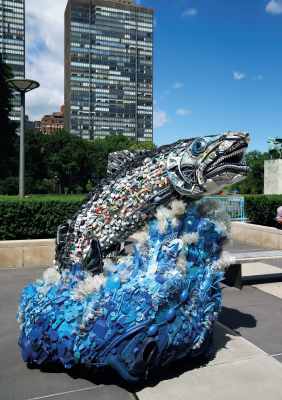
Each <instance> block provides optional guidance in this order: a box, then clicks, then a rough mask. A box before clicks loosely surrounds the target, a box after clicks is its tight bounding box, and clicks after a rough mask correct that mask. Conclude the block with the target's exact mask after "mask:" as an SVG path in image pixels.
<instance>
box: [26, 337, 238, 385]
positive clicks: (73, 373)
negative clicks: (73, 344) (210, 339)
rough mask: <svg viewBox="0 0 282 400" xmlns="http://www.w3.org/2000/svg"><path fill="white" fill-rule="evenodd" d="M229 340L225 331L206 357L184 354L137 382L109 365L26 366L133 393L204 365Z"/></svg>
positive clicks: (143, 376) (143, 375) (51, 364)
mask: <svg viewBox="0 0 282 400" xmlns="http://www.w3.org/2000/svg"><path fill="white" fill-rule="evenodd" d="M230 340H231V339H230V337H229V336H228V335H227V333H226V334H225V335H223V336H221V340H220V343H218V341H217V343H216V345H215V347H216V348H215V350H214V351H213V353H212V354H211V355H210V356H208V357H206V356H204V355H200V356H198V357H195V358H192V357H188V356H186V357H184V358H182V359H180V360H177V361H174V362H173V363H171V364H170V365H169V366H168V367H163V368H160V369H158V370H152V371H149V374H148V376H147V379H145V374H142V375H141V376H140V379H139V381H138V382H137V383H130V382H127V381H126V380H124V379H123V378H122V377H121V376H120V375H119V374H118V372H116V371H115V370H114V369H112V368H110V367H108V368H106V369H105V370H104V372H94V371H91V370H88V369H87V368H85V367H82V366H80V365H75V366H73V368H71V369H65V368H64V367H63V366H62V365H60V364H57V363H50V364H45V365H41V366H40V365H37V364H30V363H29V364H27V368H28V369H30V370H32V369H36V370H40V371H41V372H42V373H47V374H48V373H50V374H67V375H68V376H69V377H70V378H72V379H83V380H86V381H88V382H91V383H92V384H94V385H97V386H99V385H116V386H119V387H120V388H122V389H125V390H127V391H128V392H130V393H135V392H136V391H140V390H142V389H143V388H145V387H154V386H156V385H157V384H158V383H159V382H161V381H163V380H169V379H174V378H176V377H179V376H181V375H182V374H184V373H185V372H188V371H191V370H193V369H198V368H203V367H206V366H207V365H208V364H209V362H210V361H212V360H213V359H214V358H215V356H216V354H217V352H218V351H220V350H221V349H222V348H225V347H226V344H227V343H228V342H229V341H230Z"/></svg>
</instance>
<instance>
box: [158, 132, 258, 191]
mask: <svg viewBox="0 0 282 400" xmlns="http://www.w3.org/2000/svg"><path fill="white" fill-rule="evenodd" d="M249 141H250V138H249V134H248V133H247V132H239V131H229V132H228V133H225V134H223V135H218V136H205V137H198V138H194V139H191V140H189V141H183V142H181V143H180V144H178V145H177V146H176V147H175V148H174V149H173V150H172V151H171V152H170V153H169V155H168V157H167V161H166V165H167V171H168V176H169V179H170V181H171V183H172V185H173V187H174V188H175V189H176V190H177V192H179V193H180V194H182V195H186V196H189V197H191V198H194V199H197V198H202V197H204V196H210V195H212V194H215V193H218V192H219V191H220V190H221V189H223V188H224V187H226V186H229V185H233V184H234V183H236V182H239V181H241V180H243V179H245V178H246V176H247V174H248V172H249V169H250V168H249V167H248V166H247V165H245V164H242V160H243V158H244V155H245V152H246V149H247V147H248V143H249Z"/></svg>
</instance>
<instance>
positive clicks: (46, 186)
mask: <svg viewBox="0 0 282 400" xmlns="http://www.w3.org/2000/svg"><path fill="white" fill-rule="evenodd" d="M35 187H36V190H37V192H38V193H51V192H52V190H53V187H54V181H52V180H48V179H43V181H40V180H38V181H36V184H35Z"/></svg>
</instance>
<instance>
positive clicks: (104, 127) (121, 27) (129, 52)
mask: <svg viewBox="0 0 282 400" xmlns="http://www.w3.org/2000/svg"><path fill="white" fill-rule="evenodd" d="M64 84H65V101H64V102H65V128H66V130H67V131H69V132H70V133H72V134H74V135H78V136H81V137H83V138H84V139H88V140H91V139H94V138H96V137H98V136H100V137H102V138H105V136H106V135H109V134H110V133H121V134H123V135H125V136H127V137H129V138H130V139H131V140H134V141H138V142H142V141H151V140H153V10H152V9H150V8H145V7H141V6H136V5H134V4H133V0H127V1H123V2H121V1H115V0H69V1H68V4H67V7H66V10H65V82H64Z"/></svg>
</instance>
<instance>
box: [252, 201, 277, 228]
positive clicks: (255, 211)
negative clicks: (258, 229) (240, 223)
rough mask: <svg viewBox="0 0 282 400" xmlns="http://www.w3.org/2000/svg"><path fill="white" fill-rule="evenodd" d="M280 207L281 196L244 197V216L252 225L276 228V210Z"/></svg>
mask: <svg viewBox="0 0 282 400" xmlns="http://www.w3.org/2000/svg"><path fill="white" fill-rule="evenodd" d="M281 206H282V195H279V194H272V195H263V194H262V195H256V196H247V197H245V215H246V217H247V218H248V219H250V220H251V221H252V222H253V223H254V224H257V225H264V226H277V221H276V219H275V217H276V214H277V208H278V207H281Z"/></svg>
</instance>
